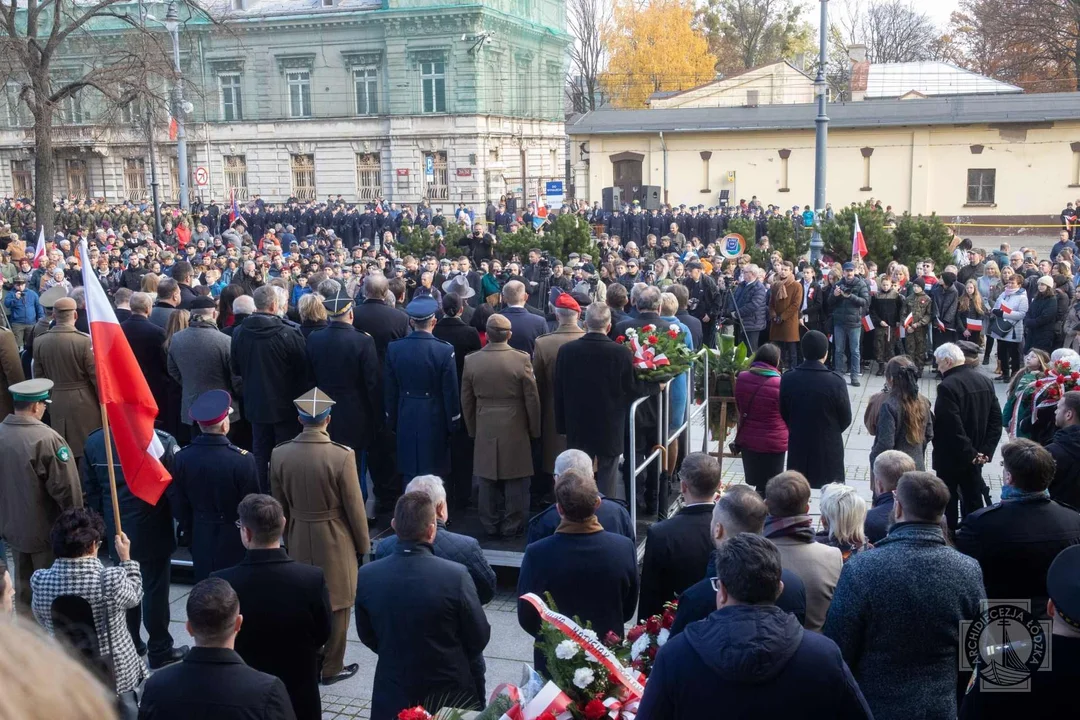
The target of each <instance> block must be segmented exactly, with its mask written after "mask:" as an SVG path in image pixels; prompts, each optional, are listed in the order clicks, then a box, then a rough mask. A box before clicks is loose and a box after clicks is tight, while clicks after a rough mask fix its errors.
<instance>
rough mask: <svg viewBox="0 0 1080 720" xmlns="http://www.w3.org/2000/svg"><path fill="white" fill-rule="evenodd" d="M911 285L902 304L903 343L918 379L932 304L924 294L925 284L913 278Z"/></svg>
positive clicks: (920, 375) (924, 358)
mask: <svg viewBox="0 0 1080 720" xmlns="http://www.w3.org/2000/svg"><path fill="white" fill-rule="evenodd" d="M911 284H912V288H911V295H910V296H909V297H908V299H907V301H906V302H905V303H904V310H905V314H904V325H905V327H906V331H907V336H906V338H905V342H906V350H907V354H908V357H910V358H911V362H913V363H915V367H917V368H918V369H919V377H922V368H923V363H925V362H926V329H927V328H928V327H929V326H930V316H931V315H932V314H933V307H932V305H933V303H932V302H931V300H930V296H929V295H927V294H926V293H925V292H924V290H925V288H926V283H925V282H924V281H923V279H922V278H915V279H914V280H912V281H911ZM908 315H910V316H911V321H910V322H908V321H907V317H908Z"/></svg>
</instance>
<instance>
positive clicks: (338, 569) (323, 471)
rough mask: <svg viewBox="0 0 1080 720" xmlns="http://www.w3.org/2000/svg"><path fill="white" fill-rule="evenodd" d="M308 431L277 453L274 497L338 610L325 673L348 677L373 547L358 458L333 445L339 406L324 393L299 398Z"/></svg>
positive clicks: (297, 548)
mask: <svg viewBox="0 0 1080 720" xmlns="http://www.w3.org/2000/svg"><path fill="white" fill-rule="evenodd" d="M296 405H297V409H298V410H299V412H300V417H301V418H303V420H304V429H303V431H302V432H301V433H300V434H299V435H298V436H297V437H296V438H294V439H293V440H290V441H288V442H284V443H282V444H280V445H278V446H277V447H276V448H274V452H273V453H272V454H271V456H270V492H271V494H273V496H274V498H275V499H276V500H277V501H278V502H280V503H281V506H282V508H283V509H284V511H285V546H286V547H288V549H289V556H290V557H291V558H292V559H293V560H296V561H297V562H302V563H307V564H309V565H315V566H317V567H320V568H322V570H323V573H324V574H325V575H326V585H327V587H328V588H329V590H330V608H331V610H333V619H332V622H331V630H330V639H329V640H328V641H327V643H326V649H325V660H324V662H323V670H322V676H323V679H324V680H332V679H335V678H338V676H339V675H341V674H342V673H343V672H344V673H346V674H350V673H351V674H355V672H356V670H357V669H358V667H357V668H353V667H352V666H350V667H349V668H343V662H344V659H345V640H346V636H347V634H348V631H349V612H350V610H351V609H352V607H353V602H354V601H355V600H356V573H357V571H358V570H359V561H358V556H360V555H366V554H367V553H368V551H369V550H370V549H371V544H370V541H369V539H368V522H367V513H366V511H365V509H364V500H363V496H362V494H361V492H360V480H359V478H358V477H357V474H356V460H355V453H354V452H353V450H352V449H351V448H349V447H346V446H345V445H340V444H338V443H335V442H333V441H331V440H330V435H329V434H327V432H326V426H325V425H323V424H321V423H322V421H323V420H324V419H325V417H326V415H327V414H329V412H330V407H332V406H333V405H334V402H333V401H332V400H330V398H329V397H328V396H326V394H325V393H323V392H321V391H320V390H319V389H318V388H313V389H312V390H310V391H309V392H308V393H305V394H304V395H303V396H302V397H300V398H298V399H297V400H296Z"/></svg>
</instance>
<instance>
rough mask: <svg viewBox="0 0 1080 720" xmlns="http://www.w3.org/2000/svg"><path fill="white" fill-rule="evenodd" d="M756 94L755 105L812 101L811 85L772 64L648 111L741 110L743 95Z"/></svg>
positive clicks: (653, 103)
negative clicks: (715, 108)
mask: <svg viewBox="0 0 1080 720" xmlns="http://www.w3.org/2000/svg"><path fill="white" fill-rule="evenodd" d="M748 90H757V92H758V105H790V104H792V103H809V102H813V101H814V81H813V80H811V79H810V78H809V77H807V76H806V75H804V74H803V73H801V72H799V71H798V70H796V69H795V68H793V67H791V66H790V65H788V64H787V63H783V62H780V63H773V64H772V65H766V66H765V67H761V68H757V69H755V70H749V71H747V72H745V73H742V74H740V75H736V76H734V77H731V78H726V79H723V80H717V81H715V82H711V83H708V84H705V85H702V86H700V87H696V88H693V89H691V90H686V91H684V92H681V93H679V94H677V95H673V96H671V97H668V98H657V99H656V100H652V101H650V103H649V107H651V108H652V109H654V110H655V109H659V108H703V107H742V106H743V105H746V104H747V91H748Z"/></svg>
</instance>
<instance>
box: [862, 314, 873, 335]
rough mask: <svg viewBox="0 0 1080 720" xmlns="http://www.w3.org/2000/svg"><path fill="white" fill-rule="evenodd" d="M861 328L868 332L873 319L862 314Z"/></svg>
mask: <svg viewBox="0 0 1080 720" xmlns="http://www.w3.org/2000/svg"><path fill="white" fill-rule="evenodd" d="M862 328H863V330H865V331H866V332H870V331H871V330H873V329H874V321H873V320H871V319H870V316H869V315H863V319H862Z"/></svg>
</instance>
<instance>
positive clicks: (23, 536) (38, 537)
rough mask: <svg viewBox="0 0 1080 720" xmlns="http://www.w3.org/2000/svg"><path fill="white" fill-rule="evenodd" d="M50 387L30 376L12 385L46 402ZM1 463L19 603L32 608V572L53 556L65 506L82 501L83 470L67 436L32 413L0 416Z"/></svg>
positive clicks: (3, 519)
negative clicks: (51, 536)
mask: <svg viewBox="0 0 1080 720" xmlns="http://www.w3.org/2000/svg"><path fill="white" fill-rule="evenodd" d="M42 388H44V389H42ZM50 388H52V383H51V382H49V381H47V380H27V381H25V382H22V383H17V384H15V385H12V386H11V388H10V390H11V393H12V396H13V397H14V398H15V400H16V401H20V400H25V401H28V402H43V401H44V400H45V399H46V398H47V397H48V391H49V389H50ZM35 398H40V400H36V399H35ZM0 467H2V468H3V469H4V480H3V483H0V535H2V536H3V538H4V540H5V541H6V542H7V544H8V545H9V546H10V547H11V551H12V555H13V557H14V558H15V571H14V573H12V574H13V576H14V577H15V582H16V585H17V589H18V601H19V604H20V606H21V607H22V608H24V609H26V610H27V612H29V607H30V599H31V593H30V576H31V575H32V574H33V572H34V571H35V570H41V569H43V568H47V567H49V566H50V565H52V563H53V560H54V559H55V557H54V555H53V552H52V544H51V543H50V541H49V533H50V531H51V530H52V526H53V523H54V522H56V518H58V517H59V516H60V513H61V512H63V511H64V510H67V509H68V508H71V507H80V506H82V502H83V497H82V489H81V488H80V486H79V473H78V471H77V470H76V467H75V457H74V456H73V455H72V453H71V450H70V449H69V448H68V446H67V443H66V442H65V440H64V438H62V437H61V436H60V434H59V433H57V432H56V431H55V430H53V429H52V428H50V427H49V426H48V425H46V424H45V423H43V422H41V421H40V420H37V419H36V418H34V417H31V416H29V415H14V414H13V415H8V416H7V417H6V418H4V420H3V421H2V422H0Z"/></svg>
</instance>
